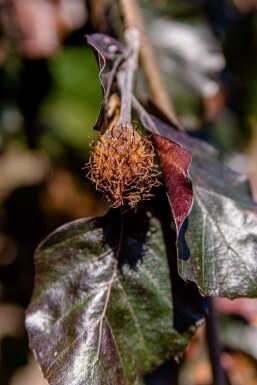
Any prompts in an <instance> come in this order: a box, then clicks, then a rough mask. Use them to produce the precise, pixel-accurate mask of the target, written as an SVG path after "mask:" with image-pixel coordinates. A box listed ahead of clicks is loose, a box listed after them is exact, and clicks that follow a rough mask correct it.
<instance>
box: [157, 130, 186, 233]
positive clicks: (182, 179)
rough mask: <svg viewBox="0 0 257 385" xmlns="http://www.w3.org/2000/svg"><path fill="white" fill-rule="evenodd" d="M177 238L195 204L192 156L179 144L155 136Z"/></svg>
mask: <svg viewBox="0 0 257 385" xmlns="http://www.w3.org/2000/svg"><path fill="white" fill-rule="evenodd" d="M153 142H154V146H155V148H156V149H157V153H158V157H159V160H160V166H161V170H162V174H163V179H164V184H165V188H166V191H167V195H168V200H169V204H170V207H171V211H172V216H173V220H174V224H175V228H176V233H177V236H178V234H179V232H180V229H181V226H182V224H183V222H184V220H185V219H186V218H187V216H188V214H189V212H190V210H191V207H192V204H193V190H192V182H191V179H190V177H189V174H188V168H189V166H190V163H191V156H190V154H189V153H188V151H187V150H186V149H185V148H183V147H182V146H180V145H179V144H177V143H175V142H173V141H171V140H168V139H166V138H163V137H161V136H159V135H153Z"/></svg>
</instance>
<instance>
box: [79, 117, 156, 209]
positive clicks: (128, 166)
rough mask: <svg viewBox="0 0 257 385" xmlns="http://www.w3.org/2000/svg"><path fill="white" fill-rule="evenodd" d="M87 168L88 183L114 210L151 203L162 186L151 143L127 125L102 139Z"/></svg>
mask: <svg viewBox="0 0 257 385" xmlns="http://www.w3.org/2000/svg"><path fill="white" fill-rule="evenodd" d="M86 168H87V169H88V174H87V176H88V177H89V179H91V181H92V182H93V183H94V184H95V186H96V189H97V190H100V191H102V192H103V193H104V194H105V196H106V197H107V199H108V200H109V201H110V203H111V207H114V208H117V207H120V206H129V207H131V208H136V207H137V205H138V203H139V202H140V201H142V200H147V199H150V197H151V196H152V194H150V190H151V189H152V187H153V186H158V185H159V184H160V182H159V181H158V179H157V176H158V175H159V171H158V166H157V165H156V164H154V150H153V146H152V143H151V142H150V140H149V139H148V138H147V137H141V135H140V134H139V132H138V131H136V130H134V129H133V128H132V127H131V126H129V125H127V124H125V123H123V124H120V125H115V126H113V127H111V128H108V129H107V130H106V131H105V133H104V134H103V135H100V136H99V138H98V140H97V142H96V143H95V144H94V145H93V146H92V150H91V152H90V159H89V163H88V164H87V165H86Z"/></svg>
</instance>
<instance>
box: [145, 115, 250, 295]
mask: <svg viewBox="0 0 257 385" xmlns="http://www.w3.org/2000/svg"><path fill="white" fill-rule="evenodd" d="M151 119H152V123H153V127H152V131H154V132H155V133H156V132H159V134H160V135H162V136H163V137H165V138H167V139H169V140H174V141H175V142H177V143H179V144H181V145H182V146H184V147H185V148H186V149H187V150H188V151H189V152H190V154H191V156H192V164H191V166H190V170H189V172H190V176H191V178H192V182H193V192H194V204H193V207H192V210H191V212H190V214H189V216H188V219H187V221H186V222H184V225H183V226H182V229H181V234H180V240H179V244H178V246H179V261H178V267H179V273H180V275H181V276H182V278H183V279H185V280H190V281H194V282H196V284H197V285H198V288H199V290H200V292H201V293H202V294H203V295H206V296H224V297H230V298H235V297H239V296H248V297H256V296H257V204H256V203H255V202H254V201H253V200H252V198H251V194H250V189H249V185H248V183H247V180H246V178H245V177H244V176H242V175H239V174H237V173H235V172H233V171H232V170H230V169H229V168H228V167H226V166H225V165H224V164H223V163H222V162H221V161H220V156H219V153H218V152H217V150H215V149H214V148H213V147H212V146H210V145H209V144H207V143H205V142H203V141H201V140H199V139H196V138H193V137H191V136H189V135H188V134H186V133H184V132H181V131H177V130H174V129H173V128H172V127H171V126H170V125H168V124H166V123H164V122H163V121H161V120H160V119H158V118H156V117H153V116H152V117H151Z"/></svg>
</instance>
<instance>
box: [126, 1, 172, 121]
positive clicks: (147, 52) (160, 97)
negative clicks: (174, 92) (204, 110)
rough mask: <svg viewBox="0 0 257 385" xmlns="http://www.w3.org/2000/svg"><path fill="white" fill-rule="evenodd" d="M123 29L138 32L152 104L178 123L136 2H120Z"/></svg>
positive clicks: (142, 61)
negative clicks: (135, 29)
mask: <svg viewBox="0 0 257 385" xmlns="http://www.w3.org/2000/svg"><path fill="white" fill-rule="evenodd" d="M120 6H121V11H122V14H123V17H124V24H125V28H132V27H136V28H138V30H139V32H140V41H141V45H140V52H139V54H140V60H141V64H142V68H143V71H144V74H145V77H146V81H147V84H148V86H149V91H150V94H151V97H152V100H153V101H154V103H155V104H156V105H157V106H158V107H159V108H160V109H162V110H163V112H165V114H166V115H167V116H168V117H169V118H170V119H171V120H173V121H176V122H177V121H178V119H177V117H176V114H175V110H174V107H173V104H172V101H171V98H170V95H169V92H168V91H167V88H166V85H165V83H164V80H163V77H162V74H161V72H160V69H159V64H158V61H157V58H156V54H155V51H154V49H153V46H152V43H151V40H150V38H149V35H148V32H147V29H146V27H145V22H144V19H143V16H142V12H141V9H140V7H139V4H138V1H137V0H120Z"/></svg>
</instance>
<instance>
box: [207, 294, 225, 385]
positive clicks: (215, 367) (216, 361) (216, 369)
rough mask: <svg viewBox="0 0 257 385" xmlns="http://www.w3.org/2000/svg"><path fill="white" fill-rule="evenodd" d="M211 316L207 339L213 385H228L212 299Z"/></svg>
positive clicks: (208, 321)
mask: <svg viewBox="0 0 257 385" xmlns="http://www.w3.org/2000/svg"><path fill="white" fill-rule="evenodd" d="M208 302H209V314H208V316H207V319H206V339H207V344H208V348H209V356H210V362H211V366H212V376H213V385H227V380H226V376H225V372H224V370H223V368H222V366H221V362H220V361H221V352H222V350H221V346H220V342H219V335H218V320H217V315H216V311H215V308H214V304H213V300H212V298H209V301H208Z"/></svg>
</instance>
